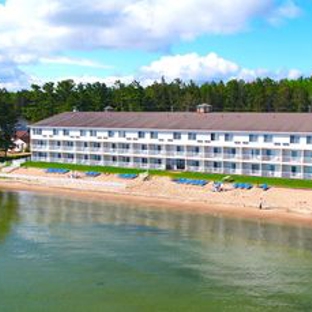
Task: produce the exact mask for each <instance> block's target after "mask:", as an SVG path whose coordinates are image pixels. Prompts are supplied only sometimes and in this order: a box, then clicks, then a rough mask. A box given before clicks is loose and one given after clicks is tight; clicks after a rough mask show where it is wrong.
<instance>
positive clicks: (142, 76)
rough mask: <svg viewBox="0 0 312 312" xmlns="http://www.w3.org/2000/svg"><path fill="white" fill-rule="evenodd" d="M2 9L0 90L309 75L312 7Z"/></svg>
mask: <svg viewBox="0 0 312 312" xmlns="http://www.w3.org/2000/svg"><path fill="white" fill-rule="evenodd" d="M171 2H173V3H170V2H169V1H167V0H119V1H112V0H105V1H104V0H93V1H92V2H90V1H87V0H76V1H75V2H73V1H72V0H27V1H25V0H6V1H4V0H0V68H1V70H0V87H5V88H8V89H12V90H16V89H21V88H28V87H29V86H30V85H31V84H32V83H38V84H43V83H45V82H47V81H58V80H61V79H69V78H70V79H74V80H75V81H76V82H83V83H87V82H95V81H101V82H105V83H107V84H109V85H110V84H113V83H114V81H116V80H117V79H118V80H121V81H124V82H125V83H130V82H131V81H133V80H134V79H136V80H138V81H140V82H141V83H142V84H143V85H148V84H150V83H152V82H153V81H155V80H160V78H161V77H162V76H164V77H165V78H166V80H168V81H171V80H173V79H175V78H181V79H182V80H184V81H189V80H190V79H192V80H195V81H198V82H203V81H212V80H220V79H223V80H225V81H227V80H229V79H232V78H238V79H240V78H242V79H246V80H252V79H255V78H256V77H266V76H269V77H272V78H274V79H281V78H297V77H299V76H301V75H303V76H310V75H311V74H312V63H311V59H312V40H311V35H310V33H311V30H312V0H297V1H295V0H261V1H259V0H248V1H246V0H179V1H171Z"/></svg>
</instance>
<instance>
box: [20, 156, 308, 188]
mask: <svg viewBox="0 0 312 312" xmlns="http://www.w3.org/2000/svg"><path fill="white" fill-rule="evenodd" d="M22 166H23V167H33V168H41V169H48V168H59V169H69V170H75V171H97V172H101V173H112V174H119V173H135V174H139V173H142V172H146V170H144V169H132V168H119V167H103V166H88V165H76V164H59V163H45V162H25V163H24V164H22ZM148 172H149V174H151V175H156V176H166V177H170V178H188V179H201V180H209V181H220V180H222V179H223V178H224V177H226V176H229V175H227V174H208V173H197V172H174V171H161V170H148ZM231 178H233V181H235V182H240V183H252V184H254V185H257V184H264V183H266V184H269V185H270V186H279V187H288V188H305V189H312V180H297V179H283V178H267V177H252V176H241V175H231Z"/></svg>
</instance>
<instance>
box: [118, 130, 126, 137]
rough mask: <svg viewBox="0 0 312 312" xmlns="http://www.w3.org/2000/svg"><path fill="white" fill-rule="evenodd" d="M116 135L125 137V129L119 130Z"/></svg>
mask: <svg viewBox="0 0 312 312" xmlns="http://www.w3.org/2000/svg"><path fill="white" fill-rule="evenodd" d="M118 136H119V137H120V138H125V137H126V131H119V132H118Z"/></svg>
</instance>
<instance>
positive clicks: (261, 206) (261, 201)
mask: <svg viewBox="0 0 312 312" xmlns="http://www.w3.org/2000/svg"><path fill="white" fill-rule="evenodd" d="M262 208H263V199H262V197H261V198H260V203H259V209H262Z"/></svg>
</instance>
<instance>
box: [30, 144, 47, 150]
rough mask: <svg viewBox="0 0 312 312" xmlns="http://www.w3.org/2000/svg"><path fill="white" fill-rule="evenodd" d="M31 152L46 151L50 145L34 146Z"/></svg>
mask: <svg viewBox="0 0 312 312" xmlns="http://www.w3.org/2000/svg"><path fill="white" fill-rule="evenodd" d="M31 150H33V151H34V150H36V151H46V150H48V145H32V146H31Z"/></svg>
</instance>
